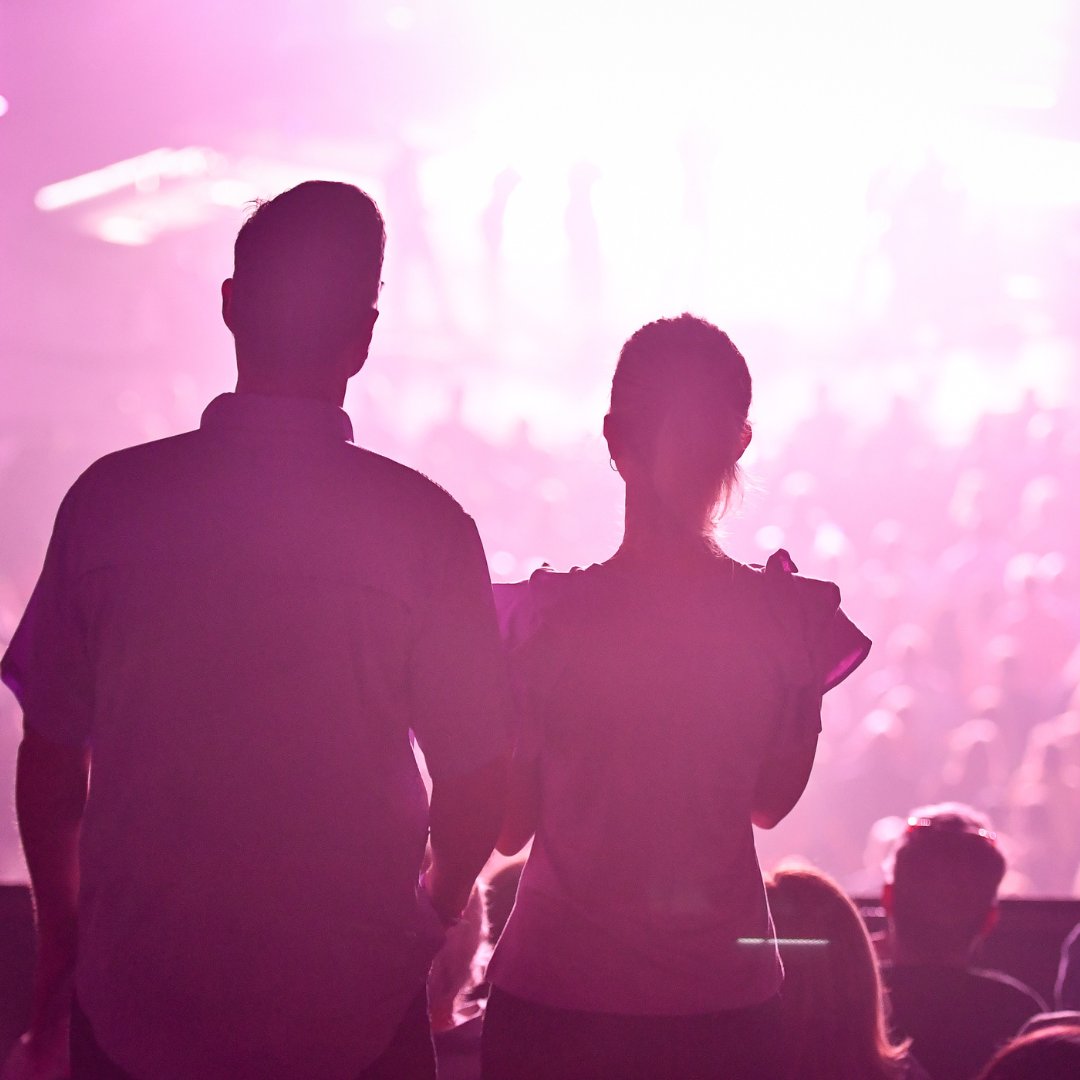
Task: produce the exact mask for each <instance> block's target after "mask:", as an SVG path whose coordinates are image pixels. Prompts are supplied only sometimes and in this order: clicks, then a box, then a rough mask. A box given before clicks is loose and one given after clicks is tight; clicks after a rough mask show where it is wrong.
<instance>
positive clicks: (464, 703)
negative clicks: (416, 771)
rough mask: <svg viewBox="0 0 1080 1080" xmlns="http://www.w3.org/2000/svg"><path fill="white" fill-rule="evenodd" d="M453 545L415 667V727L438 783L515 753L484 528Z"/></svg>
mask: <svg viewBox="0 0 1080 1080" xmlns="http://www.w3.org/2000/svg"><path fill="white" fill-rule="evenodd" d="M463 521H464V525H463V527H462V529H461V531H460V534H459V536H458V537H457V538H456V539H455V541H454V542H453V543H452V545H451V550H450V551H448V553H447V556H446V558H445V560H444V561H443V565H442V568H441V571H440V573H439V575H438V578H437V581H436V584H435V588H434V592H433V594H432V596H431V597H430V602H429V603H428V605H427V610H426V612H425V615H424V620H423V624H422V625H421V627H420V631H419V634H418V637H417V640H416V642H415V645H414V648H413V653H412V661H411V665H410V685H411V690H412V728H413V732H414V734H415V735H416V739H417V741H418V742H419V743H420V748H421V749H422V750H423V752H424V758H425V760H426V761H427V765H428V769H429V771H430V772H431V776H432V779H433V780H436V781H438V779H439V777H440V776H443V775H451V774H454V773H461V772H467V771H468V770H470V769H473V768H478V767H479V766H481V765H483V764H485V763H486V762H488V761H490V760H492V758H495V757H497V756H499V755H500V754H503V753H505V752H506V751H507V749H508V746H509V728H510V721H511V714H512V706H511V695H510V683H509V677H508V674H507V665H506V659H505V655H504V653H503V649H502V645H501V643H500V640H499V628H498V623H497V621H496V617H495V605H494V602H493V600H492V594H491V582H490V580H489V578H488V571H487V561H486V559H485V558H484V549H483V546H482V544H481V543H480V537H479V535H478V534H477V531H476V526H475V524H474V523H473V521H472V519H471V518H467V517H463Z"/></svg>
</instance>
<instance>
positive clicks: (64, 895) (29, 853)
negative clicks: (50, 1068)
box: [15, 729, 90, 1038]
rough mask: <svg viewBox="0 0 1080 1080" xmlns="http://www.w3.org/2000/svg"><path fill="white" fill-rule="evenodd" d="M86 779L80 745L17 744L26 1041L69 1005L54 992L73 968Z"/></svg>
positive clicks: (37, 739) (28, 736)
mask: <svg viewBox="0 0 1080 1080" xmlns="http://www.w3.org/2000/svg"><path fill="white" fill-rule="evenodd" d="M89 777H90V751H89V750H88V749H87V748H85V747H81V746H71V745H66V744H64V743H58V742H54V741H52V740H51V739H46V738H44V737H43V736H41V735H37V734H35V733H34V732H33V731H32V730H30V729H27V730H26V732H25V734H24V735H23V740H22V743H21V744H20V746H19V757H18V765H17V768H16V775H15V805H16V810H17V813H18V817H19V833H20V835H21V836H22V844H23V851H24V852H25V854H26V865H27V868H28V869H29V871H30V884H31V887H32V889H33V894H34V909H35V913H36V918H37V934H38V957H37V967H36V970H35V973H34V987H33V999H32V1003H31V1019H30V1035H31V1038H33V1037H34V1036H35V1035H45V1034H46V1033H47V1032H48V1031H50V1030H54V1029H55V1027H56V1025H57V1024H58V1023H62V1022H63V1021H64V1020H66V1012H67V1009H68V1007H69V1006H70V1001H68V1000H66V999H65V997H64V995H63V993H62V991H63V989H64V987H65V985H66V983H67V980H68V979H69V978H70V976H71V974H72V972H73V971H74V968H75V954H76V947H77V942H78V914H77V912H78V894H79V850H78V849H79V828H80V825H81V823H82V815H83V807H84V806H85V804H86V793H87V789H88V783H89ZM58 1013H59V1015H58Z"/></svg>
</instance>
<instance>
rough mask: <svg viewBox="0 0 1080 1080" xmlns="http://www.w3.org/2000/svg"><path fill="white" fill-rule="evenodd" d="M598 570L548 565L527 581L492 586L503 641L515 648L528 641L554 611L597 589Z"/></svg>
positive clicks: (596, 568)
mask: <svg viewBox="0 0 1080 1080" xmlns="http://www.w3.org/2000/svg"><path fill="white" fill-rule="evenodd" d="M597 570H598V567H597V566H596V565H593V566H588V567H580V566H574V567H571V568H570V569H569V570H555V569H554V568H553V567H551V566H547V565H546V564H545V565H544V566H541V567H540V568H539V569H537V570H535V571H534V572H533V573H532V574H531V575H530V576H529V577H528V578H526V579H525V580H524V581H512V582H504V583H496V584H494V585H492V587H491V588H492V592H493V593H494V595H495V613H496V615H497V616H498V620H499V632H500V633H501V634H502V638H503V641H504V642H506V644H507V645H509V646H511V647H513V646H515V645H520V644H521V643H523V642H524V641H526V640H528V638H529V637H531V636H532V635H533V634H534V633H535V632H536V630H537V628H538V627H539V625H540V624H541V622H542V621H543V620H544V618H545V617H546V616H547V615H549V614H550V613H551V611H552V610H554V609H556V608H558V607H560V606H562V605H564V604H566V603H568V602H570V601H572V600H573V598H575V597H578V596H582V595H583V594H584V593H586V592H587V591H588V590H589V589H590V588H591V587H592V586H593V583H594V581H595V578H596V576H597Z"/></svg>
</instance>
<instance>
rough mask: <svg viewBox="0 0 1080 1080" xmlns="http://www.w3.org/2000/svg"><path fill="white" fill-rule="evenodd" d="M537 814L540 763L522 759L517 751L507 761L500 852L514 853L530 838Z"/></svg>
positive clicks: (534, 830)
mask: <svg viewBox="0 0 1080 1080" xmlns="http://www.w3.org/2000/svg"><path fill="white" fill-rule="evenodd" d="M539 816H540V763H539V761H537V760H536V759H535V758H532V759H530V760H528V761H523V760H522V759H521V758H520V757H519V756H518V755H517V754H516V753H515V754H514V757H513V759H512V760H511V762H510V779H509V787H508V791H507V798H506V816H505V817H504V818H503V826H502V831H501V832H500V833H499V839H498V842H497V843H496V844H495V846H496V848H497V849H498V850H499V851H500V852H501V853H502V854H503V855H516V854H517V853H518V852H519V851H520V850H521V849H522V848H523V847H524V846H525V845H526V844H527V843H528V842H529V840H531V839H532V835H533V833H534V832H536V824H537V820H538V819H539Z"/></svg>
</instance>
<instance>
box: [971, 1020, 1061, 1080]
mask: <svg viewBox="0 0 1080 1080" xmlns="http://www.w3.org/2000/svg"><path fill="white" fill-rule="evenodd" d="M1076 1076H1080V1025H1078V1024H1075V1023H1062V1024H1053V1025H1051V1026H1049V1027H1044V1028H1039V1029H1038V1030H1036V1031H1031V1032H1029V1033H1028V1034H1026V1035H1021V1036H1020V1037H1019V1038H1016V1039H1013V1041H1012V1042H1010V1043H1007V1044H1006V1045H1005V1046H1003V1047H1002V1048H1001V1049H1000V1050H999V1051H998V1052H997V1053H996V1054H995V1055H994V1057H993V1058H992V1059H991V1060H990V1062H989V1063H988V1064H987V1066H986V1068H985V1069H983V1071H982V1072H981V1073H980V1074H979V1080H1073V1078H1074V1077H1076Z"/></svg>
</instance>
